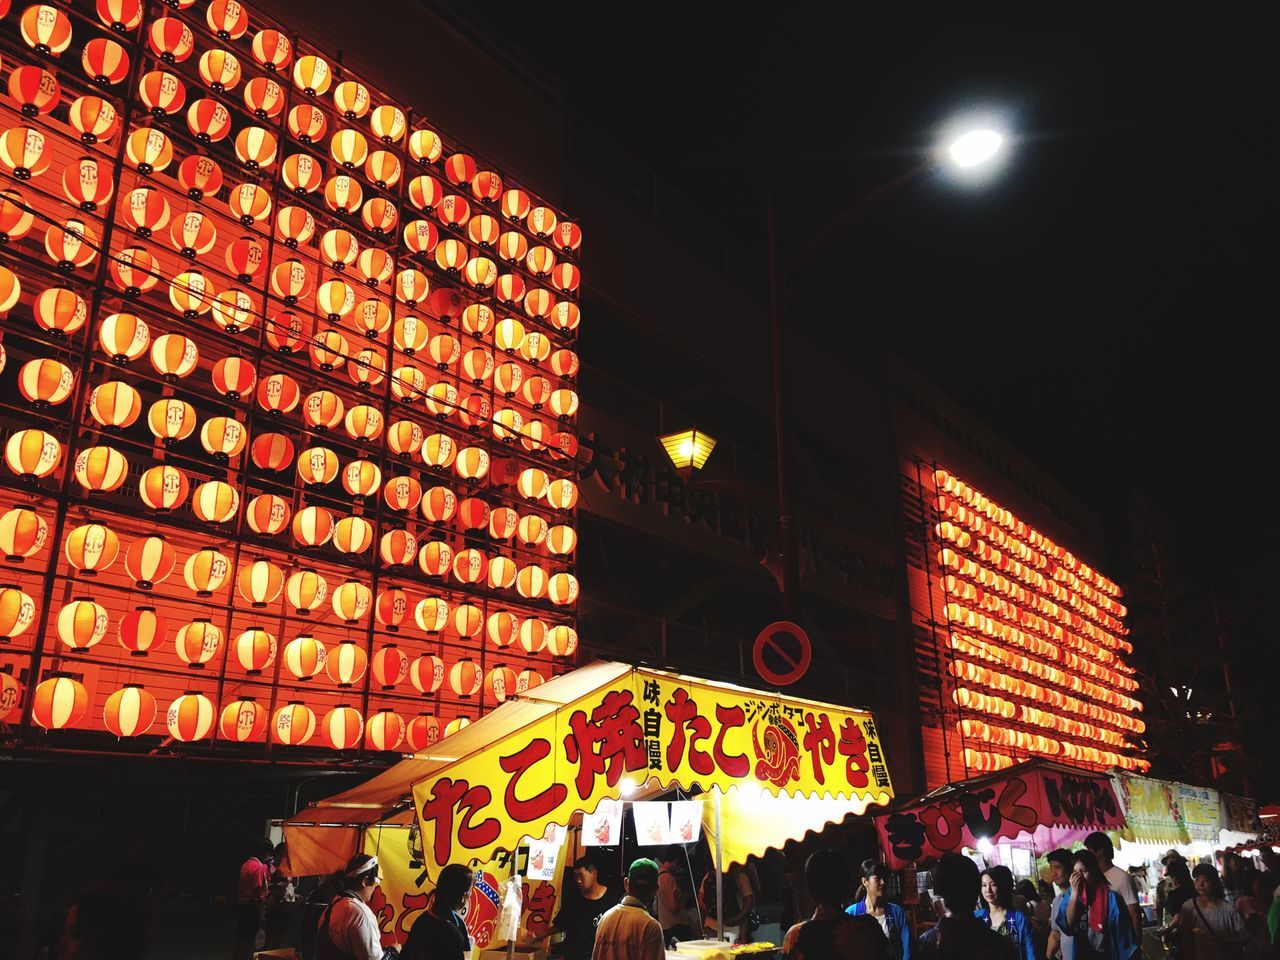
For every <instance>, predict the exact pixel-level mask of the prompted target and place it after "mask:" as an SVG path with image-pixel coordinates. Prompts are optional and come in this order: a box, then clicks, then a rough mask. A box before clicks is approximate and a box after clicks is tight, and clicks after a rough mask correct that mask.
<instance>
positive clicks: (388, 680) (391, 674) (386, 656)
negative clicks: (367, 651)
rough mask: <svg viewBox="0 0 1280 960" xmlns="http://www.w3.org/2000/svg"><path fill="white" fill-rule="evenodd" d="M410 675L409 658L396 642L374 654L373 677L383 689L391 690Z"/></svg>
mask: <svg viewBox="0 0 1280 960" xmlns="http://www.w3.org/2000/svg"><path fill="white" fill-rule="evenodd" d="M408 675H409V658H408V657H406V656H405V655H404V653H403V652H402V651H401V650H400V648H399V647H397V646H396V645H395V644H394V643H389V644H387V645H386V646H384V647H382V648H381V649H380V650H378V652H377V653H375V654H374V655H373V679H374V682H376V683H377V684H378V686H379V687H381V688H382V689H383V690H391V689H393V688H394V687H395V686H396V685H397V684H399V683H403V682H404V679H405V677H407V676H408Z"/></svg>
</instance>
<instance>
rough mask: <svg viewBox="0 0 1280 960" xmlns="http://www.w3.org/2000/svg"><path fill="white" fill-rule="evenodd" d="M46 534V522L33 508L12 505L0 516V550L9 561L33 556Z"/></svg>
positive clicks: (38, 550)
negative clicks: (10, 508) (11, 507)
mask: <svg viewBox="0 0 1280 960" xmlns="http://www.w3.org/2000/svg"><path fill="white" fill-rule="evenodd" d="M48 535H49V526H48V524H46V523H45V521H44V517H42V516H40V514H38V513H36V512H35V511H34V510H29V509H27V508H26V507H14V508H13V509H12V510H7V511H5V513H4V515H3V516H0V552H3V553H4V555H5V559H6V560H8V561H9V562H10V563H21V562H22V561H23V560H25V559H27V558H29V557H34V556H35V555H36V554H37V553H39V552H40V550H41V549H42V548H43V547H44V543H45V540H46V538H47V537H48Z"/></svg>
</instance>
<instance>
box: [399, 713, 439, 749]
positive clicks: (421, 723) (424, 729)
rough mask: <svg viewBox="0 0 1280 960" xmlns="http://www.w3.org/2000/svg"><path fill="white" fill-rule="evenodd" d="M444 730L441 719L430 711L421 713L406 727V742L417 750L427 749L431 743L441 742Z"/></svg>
mask: <svg viewBox="0 0 1280 960" xmlns="http://www.w3.org/2000/svg"><path fill="white" fill-rule="evenodd" d="M442 730H443V727H442V725H441V723H440V721H439V719H437V718H436V717H433V716H432V715H431V714H429V713H420V714H418V715H417V716H416V717H414V718H413V719H412V720H410V721H409V723H408V725H407V726H406V727H405V731H404V738H405V742H406V743H408V744H409V746H410V748H411V749H413V750H415V751H419V750H425V749H427V747H429V746H431V744H433V743H439V742H440V737H441V735H442Z"/></svg>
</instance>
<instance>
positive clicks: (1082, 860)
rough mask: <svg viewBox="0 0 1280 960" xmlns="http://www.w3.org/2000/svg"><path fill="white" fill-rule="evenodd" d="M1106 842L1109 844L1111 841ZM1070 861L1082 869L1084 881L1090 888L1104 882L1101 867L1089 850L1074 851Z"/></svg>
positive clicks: (1104, 876)
mask: <svg viewBox="0 0 1280 960" xmlns="http://www.w3.org/2000/svg"><path fill="white" fill-rule="evenodd" d="M1107 842H1108V843H1110V842H1111V841H1110V840H1108V841H1107ZM1071 859H1072V860H1073V861H1074V862H1075V863H1078V864H1080V866H1081V867H1083V868H1084V875H1085V879H1086V880H1087V881H1088V883H1089V885H1090V886H1091V887H1092V886H1097V885H1098V884H1099V883H1102V882H1103V881H1104V880H1106V874H1104V873H1103V872H1102V865H1101V864H1100V863H1098V858H1097V857H1095V856H1094V855H1093V851H1092V850H1090V849H1089V848H1087V847H1085V848H1084V849H1081V850H1077V851H1075V852H1074V853H1073V854H1071ZM1072 869H1074V867H1073V868H1072Z"/></svg>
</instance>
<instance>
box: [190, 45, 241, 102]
mask: <svg viewBox="0 0 1280 960" xmlns="http://www.w3.org/2000/svg"><path fill="white" fill-rule="evenodd" d="M199 69H200V79H201V80H203V81H204V82H205V83H206V84H208V85H209V89H211V90H216V91H217V92H219V93H221V92H222V91H224V90H234V89H235V87H236V85H237V84H238V83H239V82H240V75H241V73H242V72H243V71H242V69H241V67H240V61H239V59H238V58H237V57H236V55H235V54H233V53H231V51H229V50H206V51H205V52H204V53H202V54H200V65H199Z"/></svg>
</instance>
